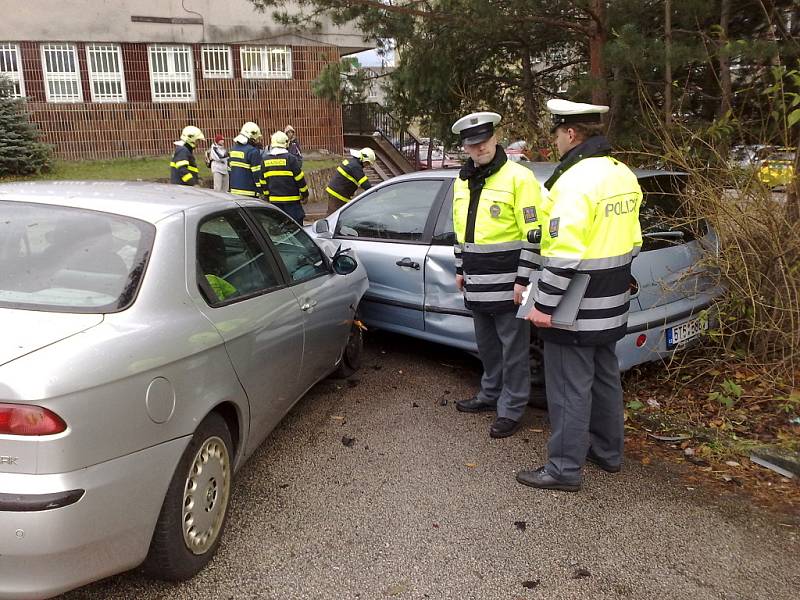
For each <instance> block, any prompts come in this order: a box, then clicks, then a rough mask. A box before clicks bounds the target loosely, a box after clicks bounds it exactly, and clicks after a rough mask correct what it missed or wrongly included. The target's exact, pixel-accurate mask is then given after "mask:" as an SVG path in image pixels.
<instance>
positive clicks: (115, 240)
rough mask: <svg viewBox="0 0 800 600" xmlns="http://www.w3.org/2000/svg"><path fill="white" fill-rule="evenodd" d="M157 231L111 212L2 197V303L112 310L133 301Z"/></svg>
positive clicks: (51, 308) (83, 310)
mask: <svg viewBox="0 0 800 600" xmlns="http://www.w3.org/2000/svg"><path fill="white" fill-rule="evenodd" d="M154 235H155V228H154V227H153V226H152V225H150V224H149V223H144V222H141V221H138V220H136V219H131V218H128V217H123V216H119V215H112V214H109V213H103V212H97V211H91V210H83V209H77V208H69V207H63V206H51V205H44V204H33V203H20V202H2V201H0V307H5V308H21V309H29V310H46V311H58V312H80V313H107V312H117V311H120V310H124V309H125V308H127V307H128V306H129V305H130V304H131V303H132V302H133V300H134V299H135V297H136V292H137V291H138V288H139V283H140V280H141V278H142V275H143V274H144V270H145V266H146V263H147V258H148V256H149V254H150V249H151V246H152V242H153V237H154Z"/></svg>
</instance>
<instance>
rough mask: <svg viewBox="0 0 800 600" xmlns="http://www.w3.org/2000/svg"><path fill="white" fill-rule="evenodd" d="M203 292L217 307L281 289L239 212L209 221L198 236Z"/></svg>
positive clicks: (217, 216)
mask: <svg viewBox="0 0 800 600" xmlns="http://www.w3.org/2000/svg"><path fill="white" fill-rule="evenodd" d="M197 267H198V270H199V274H198V277H202V278H201V279H200V280H199V281H198V284H199V287H200V291H201V292H202V293H203V296H204V297H205V298H206V300H207V301H208V303H209V304H211V305H212V306H213V305H217V304H222V303H228V302H231V301H233V300H236V299H239V298H242V297H249V296H253V295H254V294H258V293H261V292H264V291H266V290H268V289H270V288H274V287H277V286H278V285H280V278H279V276H278V273H277V271H276V270H275V268H274V267H273V266H272V265H271V264H270V261H268V259H267V257H266V256H265V255H264V252H263V250H262V249H261V246H260V245H259V243H258V241H257V240H256V238H255V236H254V235H253V232H252V231H251V230H250V228H249V227H248V226H247V224H246V223H245V222H244V219H243V218H242V217H241V215H239V214H238V213H236V212H233V211H231V212H227V213H223V214H220V215H215V216H213V217H211V218H210V219H206V220H205V221H203V222H202V223H201V224H200V227H199V230H198V233H197Z"/></svg>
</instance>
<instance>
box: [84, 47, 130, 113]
mask: <svg viewBox="0 0 800 600" xmlns="http://www.w3.org/2000/svg"><path fill="white" fill-rule="evenodd" d="M86 62H87V64H88V65H89V89H90V90H91V93H92V101H94V102H125V101H126V100H127V98H126V96H125V74H124V73H123V69H122V51H121V50H120V47H119V46H117V45H114V44H88V45H87V46H86Z"/></svg>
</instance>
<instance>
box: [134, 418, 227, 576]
mask: <svg viewBox="0 0 800 600" xmlns="http://www.w3.org/2000/svg"><path fill="white" fill-rule="evenodd" d="M232 478H233V469H232V443H231V435H230V432H229V430H228V427H227V425H226V424H225V420H224V419H223V418H222V417H221V416H220V415H218V414H215V413H212V414H210V415H208V416H207V417H206V418H205V419H204V420H203V422H202V423H201V424H200V426H199V427H198V428H197V431H195V434H194V435H193V436H192V440H191V441H190V442H189V445H188V446H187V448H186V450H185V451H184V453H183V456H182V457H181V460H180V462H179V463H178V466H177V468H176V469H175V473H174V475H173V476H172V481H171V482H170V484H169V489H168V490H167V495H166V497H165V498H164V504H163V505H162V507H161V513H160V514H159V517H158V522H157V523H156V528H155V532H154V533H153V540H152V542H151V543H150V551H149V552H148V555H147V559H146V560H145V562H144V564H143V565H142V566H143V568H144V570H145V572H146V573H147V574H148V575H150V576H151V577H155V578H157V579H164V580H167V581H180V580H183V579H188V578H189V577H192V576H193V575H195V574H196V573H197V572H198V571H200V569H202V568H203V567H204V566H205V565H206V564H208V562H209V561H210V560H211V558H212V557H213V556H214V553H215V552H216V550H217V546H218V545H219V542H220V538H221V537H222V532H223V530H224V528H225V521H226V518H227V515H228V499H229V498H230V493H231V484H232Z"/></svg>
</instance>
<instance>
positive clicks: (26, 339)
mask: <svg viewBox="0 0 800 600" xmlns="http://www.w3.org/2000/svg"><path fill="white" fill-rule="evenodd" d="M102 322H103V315H102V314H97V315H95V314H75V313H55V312H43V311H36V310H18V309H12V308H0V331H2V332H3V335H2V336H0V366H2V365H4V364H6V363H9V362H11V361H12V360H16V359H18V358H19V357H21V356H25V355H26V354H30V353H31V352H34V351H36V350H39V349H40V348H44V347H45V346H49V345H50V344H55V343H56V342H58V341H60V340H63V339H64V338H68V337H69V336H71V335H75V334H76V333H80V332H81V331H86V330H87V329H89V328H91V327H94V326H96V325H99V324H100V323H102Z"/></svg>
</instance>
